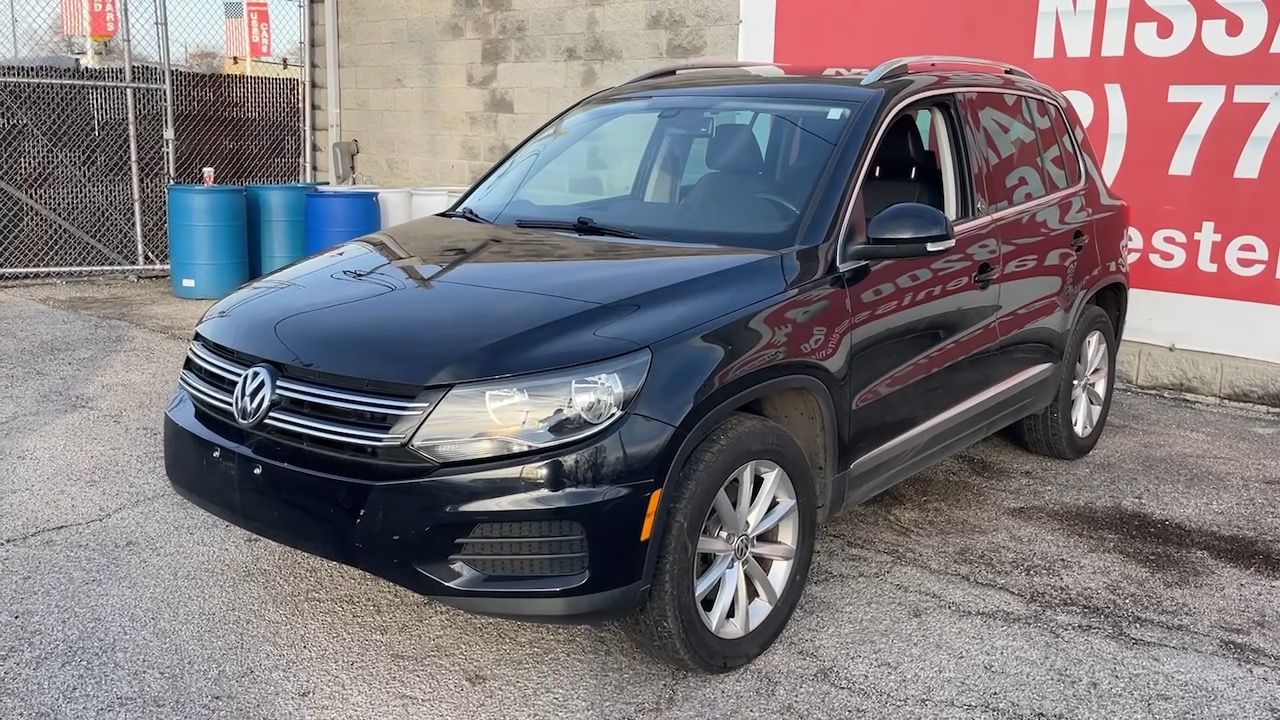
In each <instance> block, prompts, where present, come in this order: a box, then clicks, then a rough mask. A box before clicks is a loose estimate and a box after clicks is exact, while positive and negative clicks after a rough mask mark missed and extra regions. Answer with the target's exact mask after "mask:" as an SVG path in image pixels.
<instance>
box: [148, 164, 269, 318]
mask: <svg viewBox="0 0 1280 720" xmlns="http://www.w3.org/2000/svg"><path fill="white" fill-rule="evenodd" d="M244 195H245V192H244V187H243V186H241V185H208V186H206V185H170V186H169V196H168V203H167V209H166V216H167V220H168V225H169V282H170V284H171V285H172V287H173V294H174V295H177V296H178V297H182V298H196V299H204V300H216V299H218V298H221V297H223V296H224V295H226V294H228V293H230V292H231V291H232V290H234V289H236V288H237V287H239V286H240V285H243V284H244V283H246V282H248V281H249V242H248V222H247V219H246V213H245V198H244Z"/></svg>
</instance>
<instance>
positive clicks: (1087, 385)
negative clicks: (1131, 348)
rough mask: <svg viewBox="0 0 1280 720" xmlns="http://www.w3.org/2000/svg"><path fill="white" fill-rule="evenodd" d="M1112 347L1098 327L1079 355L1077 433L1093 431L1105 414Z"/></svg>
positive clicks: (1074, 395)
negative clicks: (1110, 348)
mask: <svg viewBox="0 0 1280 720" xmlns="http://www.w3.org/2000/svg"><path fill="white" fill-rule="evenodd" d="M1109 347H1110V346H1109V345H1108V344H1107V339H1106V338H1105V337H1104V336H1103V335H1102V331H1101V330H1094V331H1092V332H1090V333H1089V336H1088V337H1086V338H1085V339H1084V346H1083V347H1082V348H1081V349H1080V353H1079V357H1077V358H1076V366H1075V369H1076V376H1075V381H1074V382H1073V383H1072V385H1071V429H1072V430H1075V431H1076V437H1079V438H1087V437H1089V436H1090V435H1092V434H1093V429H1094V428H1095V427H1097V426H1098V420H1099V419H1101V418H1102V410H1103V408H1104V407H1106V404H1107V398H1108V390H1109V389H1110V388H1111V355H1110V352H1109Z"/></svg>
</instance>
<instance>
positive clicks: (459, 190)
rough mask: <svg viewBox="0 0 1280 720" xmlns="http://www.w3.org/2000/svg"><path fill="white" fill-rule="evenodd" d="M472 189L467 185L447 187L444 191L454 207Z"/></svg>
mask: <svg viewBox="0 0 1280 720" xmlns="http://www.w3.org/2000/svg"><path fill="white" fill-rule="evenodd" d="M470 189H471V188H470V187H467V186H465V185H450V186H448V187H445V188H444V191H445V193H446V194H447V195H448V197H449V204H450V205H452V204H454V203H456V202H458V200H460V199H461V198H462V194H463V193H465V192H466V191H468V190H470Z"/></svg>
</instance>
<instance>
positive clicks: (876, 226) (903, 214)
mask: <svg viewBox="0 0 1280 720" xmlns="http://www.w3.org/2000/svg"><path fill="white" fill-rule="evenodd" d="M955 246H956V235H955V230H954V228H952V226H951V220H949V219H948V218H947V216H946V215H945V214H943V213H942V211H940V210H938V209H937V208H935V207H932V206H930V205H924V204H922V203H899V204H897V205H890V206H889V207H887V208H885V209H884V210H882V211H881V212H880V214H878V215H876V216H875V217H873V218H871V222H870V223H868V224H867V244H865V245H855V246H853V247H851V248H849V252H848V255H847V257H848V259H850V260H890V259H894V258H914V257H927V256H929V255H939V254H941V253H944V252H946V251H948V250H950V249H951V248H953V247H955Z"/></svg>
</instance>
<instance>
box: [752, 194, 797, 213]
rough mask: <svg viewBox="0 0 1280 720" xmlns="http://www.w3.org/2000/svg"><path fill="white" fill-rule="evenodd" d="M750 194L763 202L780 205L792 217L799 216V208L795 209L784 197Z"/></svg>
mask: <svg viewBox="0 0 1280 720" xmlns="http://www.w3.org/2000/svg"><path fill="white" fill-rule="evenodd" d="M751 194H752V196H754V197H758V198H763V199H765V200H772V201H773V202H774V203H777V204H778V205H781V206H782V207H784V208H786V209H788V210H790V211H791V212H792V214H794V215H799V214H800V208H797V207H796V206H795V205H792V204H791V201H790V200H788V199H786V198H784V197H779V196H777V195H774V194H773V193H751Z"/></svg>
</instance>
